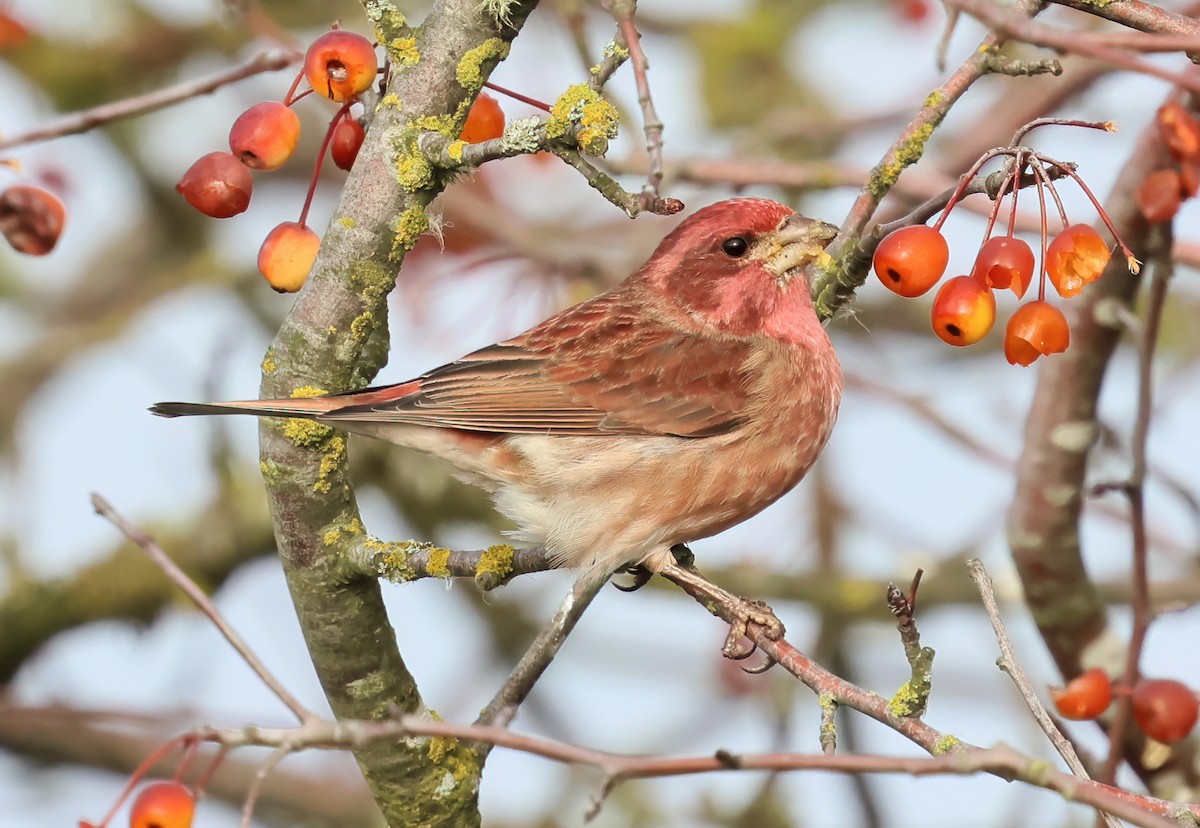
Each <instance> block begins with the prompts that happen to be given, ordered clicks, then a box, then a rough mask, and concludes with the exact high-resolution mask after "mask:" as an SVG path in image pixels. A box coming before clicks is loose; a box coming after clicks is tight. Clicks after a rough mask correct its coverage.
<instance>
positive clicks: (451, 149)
mask: <svg viewBox="0 0 1200 828" xmlns="http://www.w3.org/2000/svg"><path fill="white" fill-rule="evenodd" d="M466 145H467V142H466V141H455V142H454V143H452V144H451V145H450V146H448V147H446V155H448V156H450V160H451V161H453V162H454V163H455V164H461V163H462V158H463V147H465V146H466Z"/></svg>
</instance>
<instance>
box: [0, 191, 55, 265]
mask: <svg viewBox="0 0 1200 828" xmlns="http://www.w3.org/2000/svg"><path fill="white" fill-rule="evenodd" d="M66 220H67V208H66V207H65V206H64V205H63V203H62V201H60V200H59V198H58V196H56V195H54V194H53V193H51V192H50V191H49V190H43V189H42V188H41V187H31V186H29V185H28V184H16V185H14V186H12V187H9V188H8V189H6V190H5V191H4V192H2V193H0V234H2V235H3V236H4V238H5V239H7V240H8V243H9V244H11V245H12V248H13V250H16V251H17V252H18V253H24V254H26V255H28V256H45V255H46V254H47V253H49V252H50V251H51V250H53V249H54V245H56V244H58V238H59V236H61V235H62V231H63V225H64V224H66Z"/></svg>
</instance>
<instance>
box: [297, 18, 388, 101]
mask: <svg viewBox="0 0 1200 828" xmlns="http://www.w3.org/2000/svg"><path fill="white" fill-rule="evenodd" d="M378 72H379V58H378V57H377V56H376V54H375V46H374V45H373V44H372V43H371V41H369V40H367V39H366V38H365V37H363V36H362V35H360V34H355V33H354V32H347V31H345V30H343V29H334V30H333V31H331V32H326V33H325V34H323V35H321V36H320V37H318V38H317V39H316V40H314V41H313V42H312V45H310V46H309V47H308V51H306V52H305V53H304V76H305V77H306V78H307V79H308V83H309V85H310V86H312V88H313V91H314V92H316V94H318V95H320V96H321V97H323V98H328V99H329V100H331V101H336V102H338V103H343V102H345V101H348V100H351V99H352V98H357V97H358V96H359V95H361V94H362V93H363V92H366V91H367V90H368V89H370V88H371V85H372V84H373V83H375V75H376V74H377V73H378Z"/></svg>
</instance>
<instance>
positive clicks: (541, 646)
mask: <svg viewBox="0 0 1200 828" xmlns="http://www.w3.org/2000/svg"><path fill="white" fill-rule="evenodd" d="M610 577H611V575H610V574H609V573H606V572H602V571H600V570H589V571H587V572H585V573H584V574H583V575H582V576H580V578H579V579H578V580H577V581H575V584H574V585H573V586H572V587H571V591H570V592H569V593H568V594H567V597H566V598H564V599H563V602H562V604H561V605H560V606H559V608H558V612H556V613H555V614H554V617H553V618H552V619H550V622H549V623H548V624H547V625H546V626H545V627H544V628H543V629H542V631H541V632H540V633H538V636H537V638H535V639H534V641H533V643H532V644H530V645H529V649H528V650H526V651H525V655H523V656H521V660H520V661H519V662H517V666H516V667H514V668H513V671H512V674H511V675H510V676H509V677H508V680H507V681H506V682H504V685H503V686H502V687H501V688H500V689H499V691H497V693H496V695H495V696H494V697H493V698H492V700H491V701H490V702H489V703H488V706H487V707H485V708H484V709H483V711H482V712H481V713H480V714H479V718H478V719H476V720H475V724H477V725H499V726H500V727H505V726H507V725H508V723H509V722H511V721H512V720H513V717H514V716H516V715H517V709H518V708H519V707H520V706H521V703H522V702H524V701H525V699H526V698H527V697H528V696H529V693H530V691H532V690H533V686H534V684H536V683H537V681H538V679H540V678H541V677H542V674H543V673H545V672H546V668H547V667H549V666H550V662H551V661H553V660H554V657H555V656H556V655H558V651H559V650H560V649H561V648H562V645H563V642H564V641H566V639H567V636H568V635H570V634H571V631H572V630H573V629H575V624H576V623H578V621H579V619H580V618H582V617H583V613H584V611H585V610H586V609H587V608H588V606H589V605H591V603H592V600H593V599H594V598H595V597H596V595H598V594H599V592H600V590H601V588H603V586H604V585H605V584H606V583H608V579H609V578H610ZM490 749H491V746H490V745H483V746H481V751H482V752H483V754H484V755H486V754H487V752H488V751H489V750H490Z"/></svg>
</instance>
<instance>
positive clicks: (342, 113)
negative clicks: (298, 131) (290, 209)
mask: <svg viewBox="0 0 1200 828" xmlns="http://www.w3.org/2000/svg"><path fill="white" fill-rule="evenodd" d="M353 104H354V99H353V98H352V99H350V100H348V101H346V102H345V103H344V104H342V105H341V107H339V108H338V111H337V112H335V113H334V115H333V119H332V120H330V122H329V128H328V129H327V130H325V138H324V139H322V141H321V149H320V151H319V152H317V163H315V164H313V174H312V180H311V181H309V184H308V193H306V194H305V196H304V207H302V208H301V210H300V224H301V225H302V226H304V227H307V226H308V210H309V208H310V207H312V202H313V196H314V195H315V194H316V192H317V180H318V179H319V178H320V177H321V165H322V164H323V163H325V153H326V152H328V151H329V142H330V141H332V140H333V131H334V130H335V129H337V125H338V124H339V123H341V121H342V119H343V118H345V117H346V114H347V113H348V112H349V111H350V107H351V106H352V105H353Z"/></svg>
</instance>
